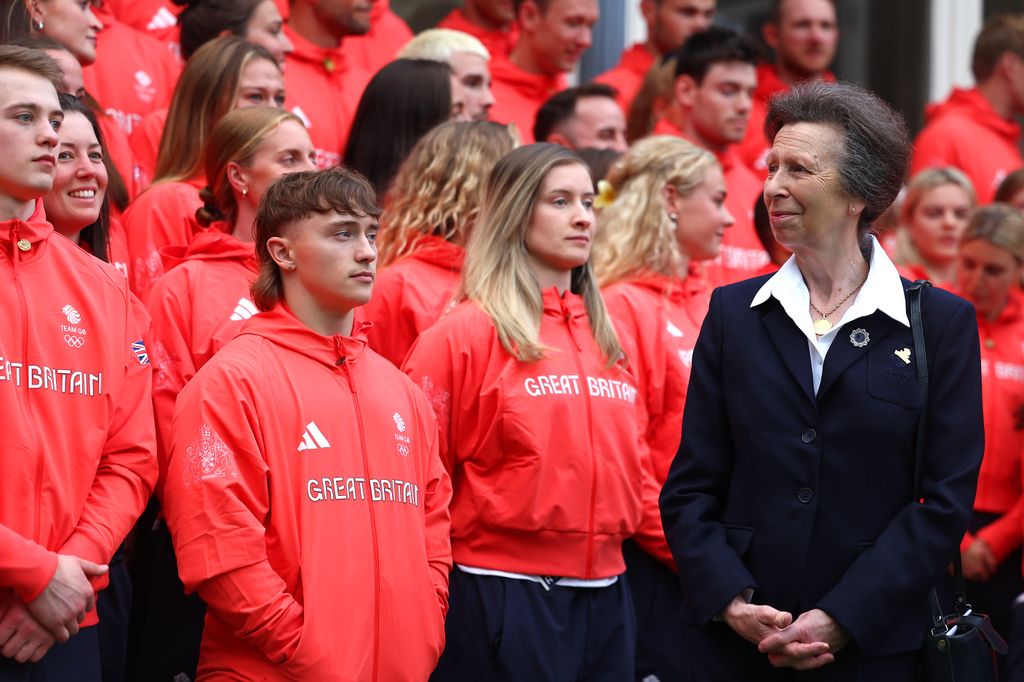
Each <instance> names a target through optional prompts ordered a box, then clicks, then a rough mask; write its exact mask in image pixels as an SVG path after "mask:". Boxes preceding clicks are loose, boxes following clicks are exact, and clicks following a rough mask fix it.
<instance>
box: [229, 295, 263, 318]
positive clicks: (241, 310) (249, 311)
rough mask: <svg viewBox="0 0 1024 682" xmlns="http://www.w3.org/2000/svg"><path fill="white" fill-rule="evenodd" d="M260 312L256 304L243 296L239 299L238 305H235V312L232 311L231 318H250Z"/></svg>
mask: <svg viewBox="0 0 1024 682" xmlns="http://www.w3.org/2000/svg"><path fill="white" fill-rule="evenodd" d="M258 312H259V310H258V309H257V308H256V304H254V303H253V302H252V301H250V300H249V299H247V298H245V297H244V296H243V297H242V298H240V299H238V305H236V306H235V312H233V313H231V318H230V319H232V320H248V319H249V318H250V317H252V316H253V315H255V314H256V313H258Z"/></svg>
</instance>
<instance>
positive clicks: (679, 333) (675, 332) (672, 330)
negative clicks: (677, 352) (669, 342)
mask: <svg viewBox="0 0 1024 682" xmlns="http://www.w3.org/2000/svg"><path fill="white" fill-rule="evenodd" d="M665 331H667V332H668V333H669V336H674V337H676V338H677V339H681V338H683V330H682V329H680V328H679V327H677V326H675V325H674V324H672V323H671V322H669V323H668V324H667V325H666V327H665Z"/></svg>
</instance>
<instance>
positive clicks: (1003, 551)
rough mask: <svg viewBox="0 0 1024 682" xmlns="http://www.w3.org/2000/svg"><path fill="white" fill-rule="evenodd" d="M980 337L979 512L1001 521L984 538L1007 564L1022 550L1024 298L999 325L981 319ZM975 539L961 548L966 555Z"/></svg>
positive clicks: (1014, 301)
mask: <svg viewBox="0 0 1024 682" xmlns="http://www.w3.org/2000/svg"><path fill="white" fill-rule="evenodd" d="M978 332H979V334H980V336H981V391H982V393H981V402H982V406H983V409H984V415H985V417H984V418H985V455H984V458H983V459H982V460H981V471H980V472H979V473H978V491H977V495H976V497H975V498H974V508H975V509H976V510H978V511H981V512H988V513H990V514H1001V515H1002V516H1001V517H1000V518H999V519H997V520H996V521H993V522H992V523H991V524H989V525H987V526H985V527H984V528H982V529H981V530H980V531H979V532H978V533H977V534H976V535H975V536H974V537H979V538H981V539H983V540H984V541H985V544H987V545H988V546H989V548H990V549H991V550H992V553H993V554H994V555H995V556H996V559H998V560H999V561H1002V560H1003V559H1005V558H1006V556H1007V555H1008V554H1010V553H1011V552H1012V551H1014V550H1015V549H1017V548H1018V547H1020V546H1021V540H1022V537H1021V524H1022V522H1024V497H1022V481H1021V455H1022V453H1024V431H1022V430H1020V429H1018V428H1017V421H1018V419H1020V418H1021V416H1020V411H1021V410H1022V409H1024V294H1022V293H1021V292H1019V291H1011V292H1010V300H1009V302H1008V303H1007V304H1006V307H1005V308H1004V309H1003V311H1002V313H1000V315H999V317H998V319H996V321H995V322H989V321H988V320H987V319H985V318H984V317H982V316H980V315H979V316H978ZM972 541H973V537H972V536H971V535H970V534H968V535H967V536H966V537H965V538H964V542H963V543H961V548H962V549H963V550H966V549H967V547H968V546H970V543H971V542H972Z"/></svg>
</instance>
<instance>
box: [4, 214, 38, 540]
mask: <svg viewBox="0 0 1024 682" xmlns="http://www.w3.org/2000/svg"><path fill="white" fill-rule="evenodd" d="M19 241H21V236H20V233H19V231H18V228H17V227H15V228H14V229H13V230H11V276H12V278H13V279H14V291H15V292H16V293H17V295H18V306H19V307H20V309H21V390H22V392H23V393H24V395H25V409H26V410H27V411H28V417H29V421H30V422H31V424H32V440H33V443H34V444H35V446H36V447H37V448H38V447H39V443H40V440H39V431H38V428H39V425H38V424H37V423H36V416H35V411H34V410H33V409H32V394H31V392H30V391H29V389H28V366H29V357H28V327H29V324H28V319H29V318H28V301H26V300H25V289H24V288H23V287H22V286H21V280H20V279H19V278H18V263H19V261H20V260H21V254H20V252H19V249H18V242H19ZM35 499H36V500H37V501H38V504H36V505H35V515H34V524H33V525H34V534H35V539H36V541H37V542H42V543H43V544H45V541H44V538H43V537H42V525H43V509H42V507H43V504H42V502H43V453H39V455H38V457H37V458H36V496H35Z"/></svg>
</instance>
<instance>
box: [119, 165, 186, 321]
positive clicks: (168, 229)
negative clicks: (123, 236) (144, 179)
mask: <svg viewBox="0 0 1024 682" xmlns="http://www.w3.org/2000/svg"><path fill="white" fill-rule="evenodd" d="M205 186H206V178H205V177H203V178H194V179H192V180H189V181H186V182H177V181H175V182H158V183H156V184H154V185H150V187H149V188H148V189H147V190H146V191H145V192H143V193H142V194H140V195H139V197H138V198H137V199H136V200H135V201H133V202H132V203H131V204H130V205H129V206H128V209H127V210H126V211H125V212H124V221H123V222H124V227H125V230H126V231H127V234H128V255H129V257H130V258H131V263H130V264H129V266H130V270H131V276H132V278H131V281H130V284H131V287H132V291H133V292H134V293H135V295H136V296H138V297H139V298H140V299H142V300H143V301H145V300H146V299H147V298H148V297H149V290H150V289H151V288H152V287H153V285H154V284H155V283H156V281H157V279H159V278H160V276H161V275H162V274H164V265H163V260H162V259H161V257H160V251H161V249H163V248H164V247H166V246H185V245H187V244H188V243H189V242H190V241H192V228H193V226H194V225H195V214H196V211H197V210H199V207H200V206H202V205H203V200H202V199H200V198H199V190H201V189H202V188H203V187H205Z"/></svg>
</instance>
